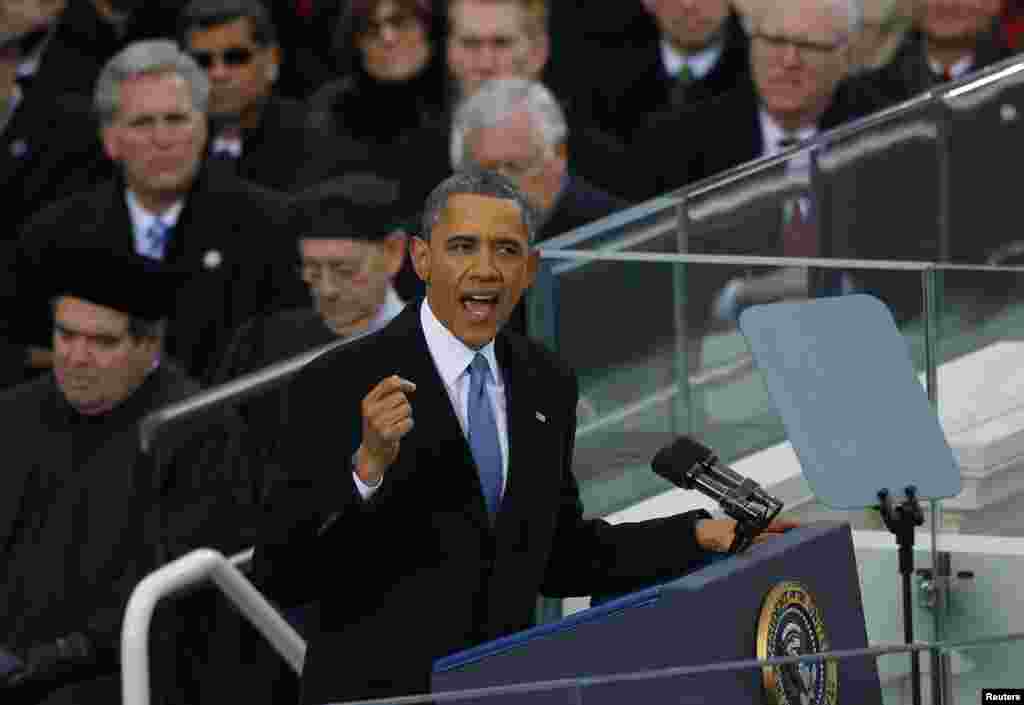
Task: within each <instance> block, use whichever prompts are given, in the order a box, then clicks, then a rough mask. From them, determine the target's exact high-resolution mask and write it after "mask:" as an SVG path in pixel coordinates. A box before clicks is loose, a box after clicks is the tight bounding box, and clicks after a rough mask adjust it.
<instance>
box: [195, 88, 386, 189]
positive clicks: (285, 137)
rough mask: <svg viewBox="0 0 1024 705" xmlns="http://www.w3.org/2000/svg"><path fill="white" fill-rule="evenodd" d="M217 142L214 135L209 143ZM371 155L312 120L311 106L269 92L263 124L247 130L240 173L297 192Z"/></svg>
mask: <svg viewBox="0 0 1024 705" xmlns="http://www.w3.org/2000/svg"><path fill="white" fill-rule="evenodd" d="M212 144H213V141H212V140H211V145H212ZM369 160H370V153H369V151H368V150H367V149H366V148H365V147H364V146H363V145H361V144H359V143H357V142H354V141H351V140H344V139H342V138H338V137H333V136H331V135H328V134H327V133H325V132H323V131H321V130H317V129H315V128H313V127H312V126H311V125H310V118H309V110H308V109H307V108H306V106H305V105H304V104H302V103H300V102H298V101H296V100H291V99H289V98H281V97H279V96H271V97H270V98H269V99H268V100H267V103H266V105H265V106H264V108H263V114H262V116H261V118H260V124H259V125H258V126H257V127H256V128H255V129H253V130H245V131H243V142H242V155H241V157H239V158H238V160H237V163H236V165H235V171H236V173H237V174H238V176H240V177H242V178H243V179H245V180H246V181H250V182H252V183H254V184H258V185H259V186H263V187H265V188H269V189H273V190H275V191H297V190H301V189H303V188H308V187H310V186H314V185H316V184H318V183H320V182H321V181H324V180H325V179H327V178H329V177H331V176H335V175H338V174H340V173H343V172H345V171H347V168H346V167H347V166H351V168H353V169H354V168H356V166H360V167H362V166H363V165H365V164H367V163H368V162H369Z"/></svg>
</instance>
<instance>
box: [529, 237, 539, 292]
mask: <svg viewBox="0 0 1024 705" xmlns="http://www.w3.org/2000/svg"><path fill="white" fill-rule="evenodd" d="M539 268H540V252H539V251H537V249H536V248H534V247H531V248H530V254H529V255H528V256H527V258H526V286H527V287H531V286H533V282H534V281H535V280H536V279H537V270H538V269H539Z"/></svg>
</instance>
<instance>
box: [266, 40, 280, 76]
mask: <svg viewBox="0 0 1024 705" xmlns="http://www.w3.org/2000/svg"><path fill="white" fill-rule="evenodd" d="M269 52H270V55H269V56H268V57H267V80H268V81H270V82H271V83H274V82H275V81H277V77H278V75H279V74H280V68H281V47H280V46H278V45H277V44H272V45H271V46H270V49H269Z"/></svg>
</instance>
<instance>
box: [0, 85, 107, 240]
mask: <svg viewBox="0 0 1024 705" xmlns="http://www.w3.org/2000/svg"><path fill="white" fill-rule="evenodd" d="M112 175H113V173H112V169H111V168H110V166H109V163H108V162H107V160H106V159H105V158H104V156H103V151H102V148H101V146H100V141H99V139H98V137H97V129H96V125H95V122H94V120H93V119H92V116H91V114H90V113H89V104H88V102H87V101H86V100H85V99H84V98H82V97H81V96H76V95H65V96H60V97H56V98H54V97H50V96H46V95H39V96H38V97H23V98H22V101H21V102H20V103H19V104H18V107H17V109H16V110H15V111H14V114H13V115H12V116H11V120H10V122H8V123H7V126H6V127H5V128H4V129H3V131H2V132H0V183H2V184H4V193H5V203H4V209H3V220H2V225H0V231H2V237H3V238H4V239H5V240H12V239H14V238H15V237H16V234H17V231H18V228H20V227H21V224H22V223H23V222H24V221H25V220H26V219H27V218H28V217H29V216H31V215H33V214H35V213H36V212H38V211H39V210H41V209H42V208H43V206H45V205H47V204H49V203H51V202H53V201H56V200H58V199H60V198H62V197H65V196H70V195H71V194H72V193H74V192H75V191H78V190H81V189H84V188H86V187H87V186H88V185H89V184H90V183H95V180H96V178H97V177H99V178H109V177H110V176H112Z"/></svg>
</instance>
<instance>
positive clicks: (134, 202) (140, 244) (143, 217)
mask: <svg viewBox="0 0 1024 705" xmlns="http://www.w3.org/2000/svg"><path fill="white" fill-rule="evenodd" d="M125 200H126V201H127V202H128V213H130V214H131V217H132V233H133V235H134V236H135V252H136V253H137V254H140V255H142V256H143V257H149V256H150V244H149V237H148V233H149V229H150V227H152V225H153V222H154V221H155V220H156V219H157V217H159V218H160V220H161V221H162V222H163V224H164V225H165V226H167V227H168V228H173V227H174V226H175V225H177V224H178V217H179V216H181V211H182V209H184V207H185V199H181V200H180V201H178V202H177V203H175V204H174V205H173V206H171V207H170V208H168V209H167V210H165V211H164V212H163V213H161V214H160V215H159V216H156V215H154V214H153V213H150V212H149V211H148V210H146V209H145V208H143V206H142V204H141V203H139V199H138V198H136V197H135V194H134V193H132V191H131V190H130V189H129V190H128V191H126V192H125Z"/></svg>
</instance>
